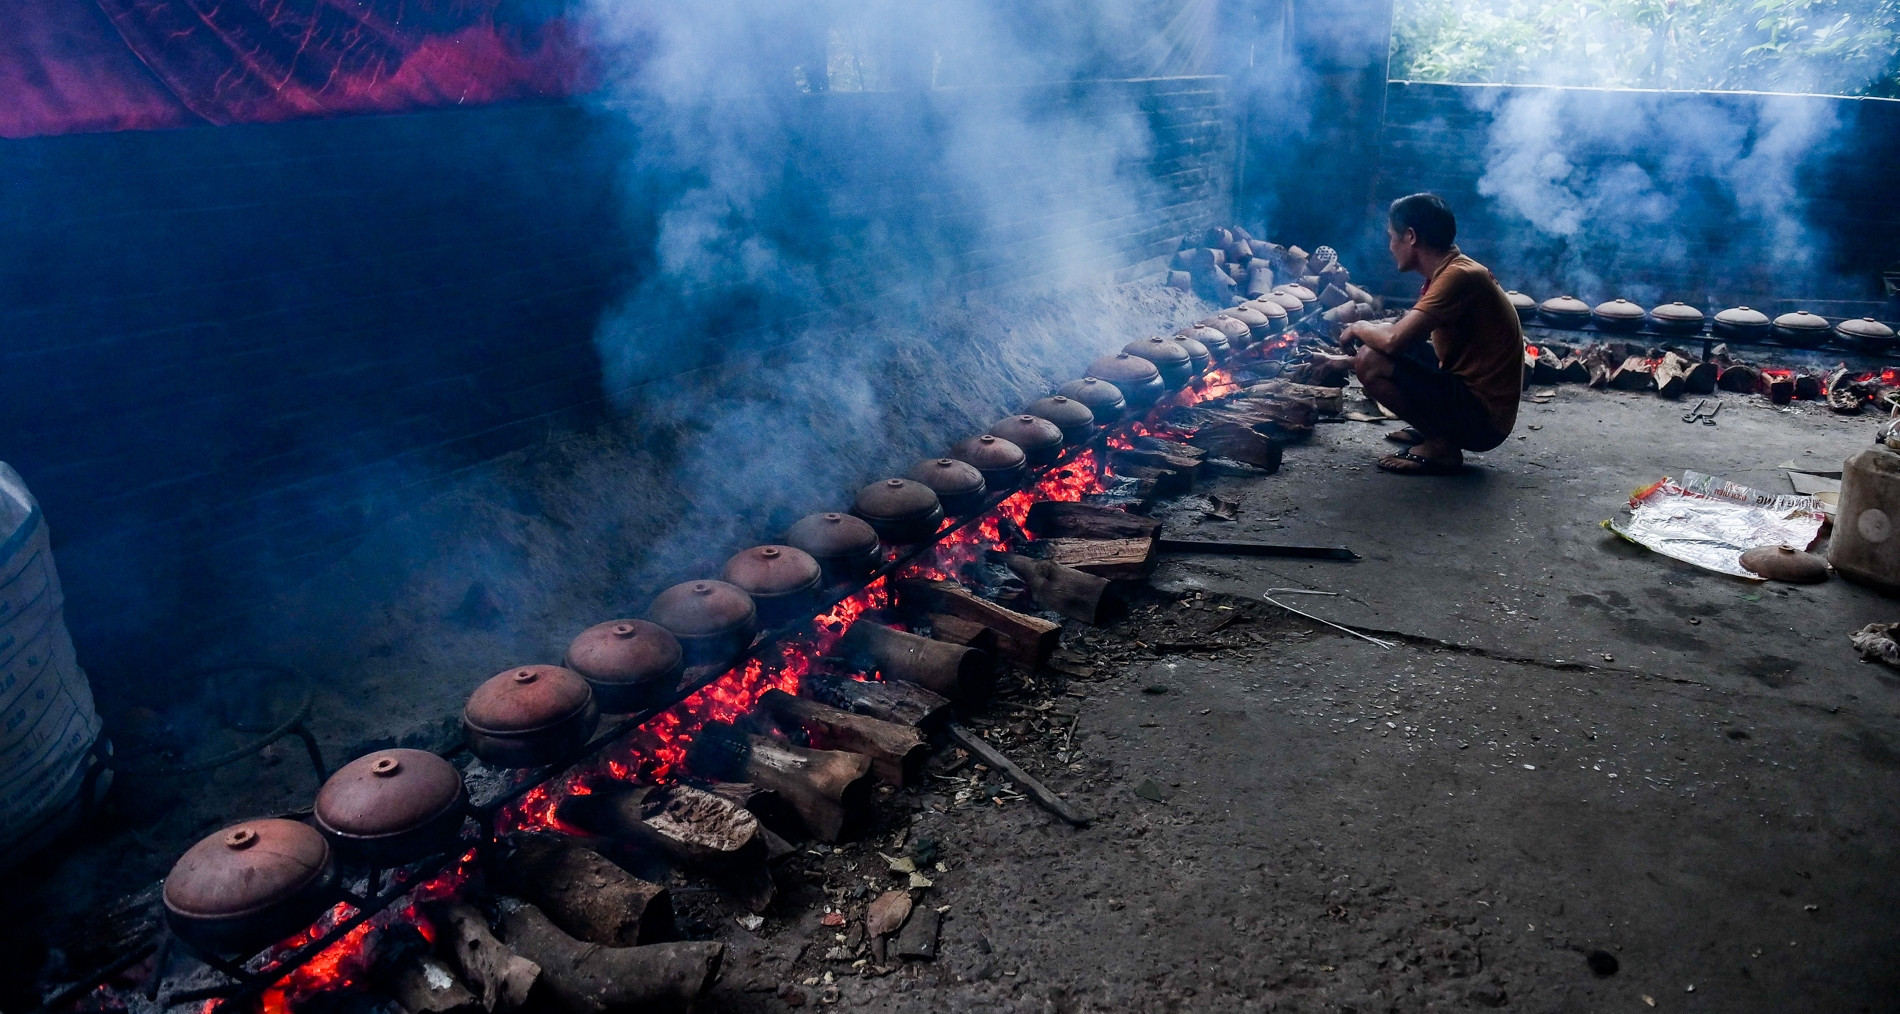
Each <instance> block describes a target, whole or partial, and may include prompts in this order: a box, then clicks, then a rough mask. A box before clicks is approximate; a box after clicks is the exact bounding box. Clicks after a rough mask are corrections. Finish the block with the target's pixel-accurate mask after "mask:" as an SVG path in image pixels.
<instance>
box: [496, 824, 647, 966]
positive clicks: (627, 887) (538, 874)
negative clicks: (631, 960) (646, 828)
mask: <svg viewBox="0 0 1900 1014" xmlns="http://www.w3.org/2000/svg"><path fill="white" fill-rule="evenodd" d="M508 845H509V846H510V848H509V855H508V856H507V857H506V859H505V860H504V862H503V864H502V871H501V877H500V878H499V879H500V882H501V886H502V889H503V890H505V891H508V892H510V893H512V894H516V895H519V896H521V897H523V898H526V899H528V900H529V901H532V902H534V903H535V904H537V905H539V906H541V907H542V908H544V909H546V910H547V912H548V914H549V916H550V917H551V918H553V919H554V921H555V922H556V923H558V924H559V925H560V926H561V928H562V930H564V931H565V932H567V933H569V934H571V935H572V936H575V937H578V938H580V939H582V940H585V941H587V942H589V943H595V944H604V945H606V946H609V947H631V946H633V945H635V944H650V943H656V942H658V941H661V940H668V939H671V938H672V937H673V935H674V929H673V900H672V896H671V895H669V894H668V893H667V890H666V888H664V887H661V886H660V885H658V884H649V883H647V882H646V881H644V880H641V879H640V878H638V877H636V876H634V875H633V874H631V873H628V872H627V871H625V870H623V869H621V868H620V867H618V866H616V865H614V864H613V863H612V862H611V861H609V860H608V859H607V857H605V856H603V855H601V854H600V853H598V852H595V851H593V850H592V849H589V848H586V847H584V846H582V845H580V844H578V843H576V842H574V841H571V840H569V839H566V838H559V837H555V836H552V835H542V834H520V835H513V836H511V837H510V838H509V839H508Z"/></svg>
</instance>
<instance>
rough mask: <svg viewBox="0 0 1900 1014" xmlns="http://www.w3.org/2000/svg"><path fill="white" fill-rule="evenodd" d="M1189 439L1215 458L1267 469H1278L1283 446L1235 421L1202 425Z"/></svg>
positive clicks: (1273, 470) (1271, 470) (1275, 470)
mask: <svg viewBox="0 0 1900 1014" xmlns="http://www.w3.org/2000/svg"><path fill="white" fill-rule="evenodd" d="M1190 442H1191V443H1192V444H1193V445H1194V446H1196V447H1198V448H1200V449H1201V450H1203V451H1206V452H1207V453H1208V454H1210V455H1212V456H1214V457H1216V458H1230V459H1232V460H1234V461H1238V462H1240V463H1242V464H1245V465H1252V466H1254V467H1255V468H1262V469H1265V470H1267V471H1269V472H1277V471H1279V470H1280V460H1281V456H1282V453H1283V452H1284V450H1285V447H1286V445H1285V444H1282V443H1281V442H1279V441H1278V440H1269V439H1267V438H1266V437H1263V436H1261V435H1260V434H1259V433H1257V432H1255V431H1254V430H1253V428H1252V427H1248V426H1241V425H1239V424H1237V423H1214V424H1213V425H1211V426H1203V427H1201V428H1200V429H1198V430H1196V431H1195V432H1194V437H1193V439H1192V440H1191V441H1190Z"/></svg>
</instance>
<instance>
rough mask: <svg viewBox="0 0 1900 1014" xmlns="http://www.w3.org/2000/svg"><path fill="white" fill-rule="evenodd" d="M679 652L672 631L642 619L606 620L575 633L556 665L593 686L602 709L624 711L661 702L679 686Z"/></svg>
mask: <svg viewBox="0 0 1900 1014" xmlns="http://www.w3.org/2000/svg"><path fill="white" fill-rule="evenodd" d="M685 659H686V656H685V652H684V651H683V650H682V649H681V648H680V642H679V638H677V637H674V636H673V633H672V631H669V630H667V629H666V628H665V627H662V626H660V625H659V624H657V623H649V622H647V621H646V620H608V621H607V622H606V623H596V624H594V625H593V626H591V627H588V628H587V629H586V630H583V631H581V632H580V636H578V637H576V638H574V640H573V642H572V643H570V644H569V645H568V646H567V655H566V657H564V658H562V659H561V664H562V665H564V666H566V667H567V668H569V669H572V670H574V671H575V672H577V673H579V674H580V676H581V678H582V679H584V680H586V681H587V685H588V686H590V687H592V688H593V689H594V701H595V703H597V704H598V705H599V706H600V709H601V710H602V711H608V712H612V713H614V714H627V713H629V712H634V711H643V710H645V709H647V708H653V707H658V706H660V705H661V704H664V703H666V701H667V699H668V698H670V697H671V696H672V695H673V692H674V691H675V690H677V689H678V688H679V682H680V672H681V670H683V669H684V668H685V667H686V660H685Z"/></svg>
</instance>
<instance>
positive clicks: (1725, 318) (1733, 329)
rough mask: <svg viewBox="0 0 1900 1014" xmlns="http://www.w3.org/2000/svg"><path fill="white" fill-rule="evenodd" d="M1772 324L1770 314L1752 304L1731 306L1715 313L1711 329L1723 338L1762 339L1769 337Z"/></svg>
mask: <svg viewBox="0 0 1900 1014" xmlns="http://www.w3.org/2000/svg"><path fill="white" fill-rule="evenodd" d="M1772 326H1773V325H1771V324H1770V323H1769V320H1768V315H1767V314H1765V313H1763V312H1761V311H1760V310H1757V309H1755V308H1754V307H1752V306H1731V307H1729V308H1728V309H1726V310H1723V311H1721V312H1720V313H1717V314H1716V315H1715V322H1714V323H1713V324H1711V325H1710V329H1711V330H1713V331H1714V332H1715V333H1716V334H1717V335H1718V336H1720V337H1723V338H1735V339H1738V340H1741V341H1761V340H1762V339H1764V338H1766V337H1768V334H1769V331H1770V329H1771V327H1772Z"/></svg>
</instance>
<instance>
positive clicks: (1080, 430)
mask: <svg viewBox="0 0 1900 1014" xmlns="http://www.w3.org/2000/svg"><path fill="white" fill-rule="evenodd" d="M1115 396H1116V398H1117V399H1119V398H1120V397H1121V392H1120V391H1117V392H1115ZM1023 411H1025V412H1027V413H1029V414H1030V415H1033V416H1039V417H1041V418H1044V419H1047V420H1049V421H1050V422H1052V423H1055V425H1056V428H1057V429H1059V430H1061V431H1062V442H1063V443H1064V444H1070V445H1073V444H1079V443H1081V442H1083V441H1085V440H1087V439H1088V438H1089V437H1090V436H1091V435H1093V434H1094V432H1095V412H1094V410H1092V409H1090V408H1089V407H1088V406H1087V405H1084V404H1082V403H1081V402H1079V401H1077V400H1075V399H1074V398H1070V397H1069V396H1067V395H1063V394H1055V395H1050V396H1049V397H1047V398H1038V399H1036V400H1035V401H1032V402H1030V403H1029V404H1028V405H1026V406H1024V407H1023ZM1025 453H1027V452H1025ZM938 495H939V496H941V495H942V494H941V493H940V494H938Z"/></svg>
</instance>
